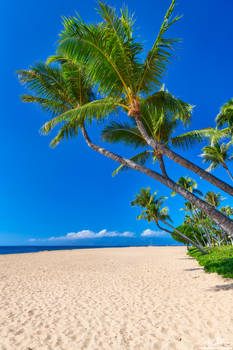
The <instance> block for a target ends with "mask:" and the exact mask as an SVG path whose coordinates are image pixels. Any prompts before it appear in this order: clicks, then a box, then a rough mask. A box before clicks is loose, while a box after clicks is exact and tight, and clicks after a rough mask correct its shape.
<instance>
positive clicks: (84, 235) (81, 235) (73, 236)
mask: <svg viewBox="0 0 233 350" xmlns="http://www.w3.org/2000/svg"><path fill="white" fill-rule="evenodd" d="M104 237H134V233H133V232H129V231H125V232H123V233H120V232H118V231H108V230H106V229H104V230H101V231H99V232H94V231H91V230H82V231H79V232H70V233H67V234H66V235H65V236H57V237H55V236H53V237H49V238H47V239H44V240H45V241H71V240H78V239H90V238H104ZM35 241H41V239H35V238H30V239H29V242H35Z"/></svg>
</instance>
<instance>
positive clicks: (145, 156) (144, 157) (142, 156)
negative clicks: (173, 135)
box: [112, 151, 153, 177]
mask: <svg viewBox="0 0 233 350" xmlns="http://www.w3.org/2000/svg"><path fill="white" fill-rule="evenodd" d="M152 153H153V152H152V151H144V152H141V153H139V154H137V155H136V156H133V157H131V158H129V159H130V160H133V161H134V162H135V163H137V164H140V165H145V163H146V162H147V161H148V160H149V159H150V158H151V157H152ZM130 169H131V168H129V167H127V166H125V165H123V164H122V165H120V166H119V167H118V168H117V169H116V170H114V172H113V173H112V176H113V177H114V176H116V175H118V174H119V172H121V171H127V170H130Z"/></svg>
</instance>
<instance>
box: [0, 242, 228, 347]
mask: <svg viewBox="0 0 233 350" xmlns="http://www.w3.org/2000/svg"><path fill="white" fill-rule="evenodd" d="M185 252H186V249H185V248H184V247H143V248H110V249H91V250H73V251H55V252H41V253H33V254H17V255H5V256H3V255H2V256H0V350H27V349H28V348H30V349H32V350H49V349H51V350H82V349H91V350H94V349H96V350H102V349H106V350H107V349H109V350H110V349H111V350H124V349H134V350H142V349H143V350H152V349H159V350H173V349H177V350H192V349H200V350H204V349H211V350H221V349H223V350H226V349H227V350H230V349H233V281H232V280H224V279H223V278H222V277H220V276H218V275H216V274H207V273H205V272H204V271H203V270H202V268H200V267H199V266H198V264H197V262H196V261H195V260H193V259H191V258H189V257H187V255H186V253H185Z"/></svg>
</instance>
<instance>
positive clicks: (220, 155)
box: [201, 141, 233, 181]
mask: <svg viewBox="0 0 233 350" xmlns="http://www.w3.org/2000/svg"><path fill="white" fill-rule="evenodd" d="M231 145H232V143H231V141H230V142H228V143H227V144H225V143H222V144H221V145H220V144H219V143H218V142H215V143H214V144H213V145H209V146H205V147H204V148H203V149H202V151H203V153H202V154H201V157H202V158H203V163H210V166H209V168H207V169H206V170H207V171H211V170H213V169H216V168H217V167H219V166H220V165H221V166H222V167H223V168H224V169H225V170H226V172H227V173H228V175H229V177H230V178H231V180H232V181H233V176H232V175H231V173H230V170H229V169H228V166H227V165H226V162H227V161H231V160H232V159H233V156H230V155H229V153H228V150H229V147H230V146H231Z"/></svg>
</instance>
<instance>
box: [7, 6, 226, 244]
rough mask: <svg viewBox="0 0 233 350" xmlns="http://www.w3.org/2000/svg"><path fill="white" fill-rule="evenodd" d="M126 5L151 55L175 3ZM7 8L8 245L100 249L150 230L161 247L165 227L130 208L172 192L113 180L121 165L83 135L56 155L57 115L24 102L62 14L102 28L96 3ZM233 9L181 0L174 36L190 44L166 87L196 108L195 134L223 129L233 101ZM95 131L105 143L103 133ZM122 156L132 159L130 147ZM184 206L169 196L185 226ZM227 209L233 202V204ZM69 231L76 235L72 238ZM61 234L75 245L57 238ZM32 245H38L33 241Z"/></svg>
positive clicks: (177, 171) (130, 179)
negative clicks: (49, 131) (218, 124)
mask: <svg viewBox="0 0 233 350" xmlns="http://www.w3.org/2000/svg"><path fill="white" fill-rule="evenodd" d="M108 3H109V4H110V5H113V6H114V7H120V6H121V5H122V3H123V2H122V1H118V0H110V1H108ZM124 3H126V4H127V5H128V6H129V8H130V9H131V10H133V11H134V12H135V16H136V19H137V24H136V27H137V29H138V34H139V35H140V37H141V40H142V41H144V43H145V48H146V50H147V49H149V48H150V47H151V45H152V44H153V40H154V38H155V36H156V34H157V31H158V29H159V26H160V24H161V20H162V17H163V15H164V13H165V11H166V9H167V7H168V6H169V3H170V1H168V0H146V1H143V2H142V1H135V0H128V1H124ZM0 6H1V10H2V11H1V13H2V18H1V24H0V25H1V26H2V28H1V29H2V31H1V32H2V33H4V35H3V36H2V41H3V45H2V48H3V49H2V53H1V56H0V60H1V67H2V72H1V76H2V84H1V94H0V96H1V107H2V108H1V109H2V113H1V127H0V160H1V172H0V184H1V186H0V245H8V244H32V243H33V244H47V243H49V244H58V243H59V244H62V243H64V242H66V243H67V242H69V243H75V244H82V243H87V242H88V243H89V244H96V242H97V240H98V242H101V244H104V243H105V242H108V241H109V240H110V241H111V242H112V241H114V242H115V243H116V244H120V243H124V242H126V241H127V242H128V241H130V242H132V244H134V243H133V242H136V241H137V239H138V238H139V237H140V235H141V234H142V233H143V232H144V231H145V230H147V229H150V230H151V231H154V232H155V233H153V234H154V236H155V237H152V238H153V239H152V238H151V240H150V243H156V242H157V240H158V239H159V237H158V232H157V231H158V230H157V229H156V227H154V226H153V225H148V224H147V223H146V222H143V221H136V215H138V213H139V212H138V210H137V209H136V208H131V207H130V205H129V202H130V201H131V200H132V199H133V197H134V195H135V193H136V192H137V191H138V190H140V189H141V188H142V187H147V186H150V187H151V188H152V190H159V193H160V194H161V195H167V196H170V191H169V190H167V189H166V188H165V187H164V186H162V185H160V184H158V183H155V182H154V181H152V180H151V179H149V178H147V177H145V176H144V175H142V174H138V173H136V172H135V173H133V172H128V173H124V174H122V175H119V176H117V177H115V178H112V176H111V173H112V171H113V170H114V169H115V167H116V164H114V163H113V162H112V161H111V160H108V159H106V158H104V157H102V156H101V155H99V154H96V153H95V152H94V151H91V150H90V149H88V147H87V146H86V144H85V143H84V142H83V140H82V139H81V138H80V139H79V138H78V139H73V140H70V141H67V142H63V143H62V144H61V145H60V146H58V147H57V148H56V149H50V148H49V141H50V137H42V136H40V135H39V132H38V130H39V128H40V126H41V125H42V124H43V123H44V122H45V121H46V120H47V118H48V115H46V113H44V112H41V111H40V110H39V108H38V107H37V106H35V105H27V104H23V103H22V102H20V99H19V95H20V94H22V93H24V92H25V91H24V89H23V87H22V86H21V85H20V84H19V83H18V81H17V77H16V75H15V74H14V72H15V71H16V70H17V69H22V68H27V67H28V66H29V65H30V64H32V63H34V62H36V61H39V60H45V59H46V58H47V57H48V56H49V55H50V54H53V53H54V51H55V49H56V41H57V39H58V33H59V32H60V30H61V28H62V26H61V16H62V15H65V16H68V15H73V14H74V12H75V10H77V11H78V12H79V13H80V15H81V16H82V17H83V18H84V19H85V20H87V21H88V22H92V21H97V20H98V17H97V15H96V13H95V11H94V8H95V7H96V2H95V1H93V0H86V1H85V2H77V1H73V0H66V1H60V0H57V1H54V0H51V1H49V2H48V1H47V0H46V1H45V0H41V1H40V2H39V3H38V2H34V1H31V0H30V1H29V0H24V1H21V2H19V1H13V2H6V1H5V2H2V3H1V5H0ZM232 12H233V2H232V1H231V0H226V1H222V2H220V1H217V0H213V1H212V0H211V1H210V0H207V1H204V2H203V1H201V0H195V1H185V0H180V1H179V6H178V8H177V13H178V14H183V15H184V17H183V18H182V20H181V21H179V23H178V24H177V25H176V26H175V27H174V28H173V29H172V30H171V32H170V35H171V36H175V37H181V38H182V39H183V42H182V44H181V45H180V46H179V49H178V50H177V51H176V59H175V60H174V62H173V63H172V64H171V65H170V66H169V69H168V74H167V76H166V78H165V79H164V82H165V84H166V87H167V88H168V89H169V91H170V92H172V93H173V94H174V95H175V96H176V97H179V98H182V99H183V100H185V101H187V102H189V103H191V104H193V105H195V106H196V108H195V110H194V113H193V123H192V126H191V127H192V128H193V129H195V128H203V127H208V126H213V125H214V119H215V116H216V115H217V113H218V111H219V108H220V106H221V105H222V104H223V103H225V102H226V101H227V100H229V99H230V98H232V81H233V70H232V55H233V35H232V34H233V33H232ZM91 134H92V136H93V137H94V138H95V139H96V140H97V141H99V138H98V132H97V130H95V128H94V129H93V130H92V132H91ZM112 149H114V150H119V152H121V153H122V154H126V155H127V154H129V151H128V150H127V149H126V148H125V147H123V146H120V147H119V146H118V147H115V146H114V147H112ZM198 154H200V147H199V146H197V147H195V148H194V149H193V151H192V154H191V153H188V152H186V153H184V155H185V156H187V157H188V158H189V159H191V160H193V161H194V162H198V163H199V164H200V158H199V157H198ZM166 165H167V170H168V174H169V175H171V176H172V178H173V179H175V180H177V179H178V178H179V176H184V175H191V174H190V173H188V172H187V171H186V170H185V169H182V168H181V167H179V166H176V165H175V164H172V163H171V162H169V161H166ZM215 174H216V175H217V176H220V177H221V178H222V179H225V180H226V181H228V178H227V175H225V174H224V171H222V170H217V171H216V172H215ZM192 176H193V175H192ZM193 178H195V179H196V180H197V182H198V184H199V188H200V189H201V190H203V191H207V190H210V189H213V187H212V186H210V185H208V183H206V182H205V181H204V180H200V179H199V178H198V177H196V176H193ZM225 197H226V196H225ZM182 203H183V199H182V198H181V197H179V196H176V197H175V198H172V199H171V198H169V199H168V203H167V204H168V205H169V207H170V214H171V216H172V218H173V219H174V223H175V224H179V223H180V222H181V220H182V212H180V211H179V208H180V207H181V206H182ZM227 203H229V200H228V199H226V200H225V202H224V204H227ZM83 230H86V232H88V233H87V236H88V235H89V236H88V238H87V239H86V240H84V239H77V238H78V236H77V233H79V235H81V234H82V233H80V232H83ZM103 230H106V231H104V232H105V234H103ZM100 232H102V233H100ZM125 232H130V233H131V236H132V237H126V236H122V235H123V234H124V233H125ZM147 232H148V231H147ZM69 233H74V234H76V236H74V237H73V238H72V239H70V238H67V237H69V236H67V234H69ZM98 233H100V234H99V235H100V236H101V235H102V236H101V237H98V238H93V234H98ZM111 233H115V236H114V237H113V236H111ZM107 235H109V236H110V237H106V236H107ZM51 237H60V238H61V237H65V239H62V238H61V239H60V240H51V239H50V240H48V238H51ZM70 237H71V236H70ZM31 238H34V239H35V241H29V240H30V239H31ZM163 238H164V239H165V236H163ZM166 242H168V243H169V242H170V241H169V240H168V239H167V241H166Z"/></svg>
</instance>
